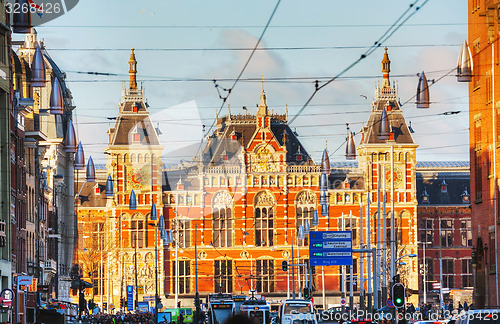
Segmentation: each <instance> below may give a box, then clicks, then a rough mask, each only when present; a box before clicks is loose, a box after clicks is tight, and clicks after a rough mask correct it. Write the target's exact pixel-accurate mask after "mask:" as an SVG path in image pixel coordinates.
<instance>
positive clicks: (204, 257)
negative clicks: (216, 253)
mask: <svg viewBox="0 0 500 324" xmlns="http://www.w3.org/2000/svg"><path fill="white" fill-rule="evenodd" d="M198 258H199V259H200V260H205V259H206V258H207V252H205V251H201V252H200V253H198Z"/></svg>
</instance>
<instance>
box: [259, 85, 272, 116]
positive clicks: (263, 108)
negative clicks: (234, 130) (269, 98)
mask: <svg viewBox="0 0 500 324" xmlns="http://www.w3.org/2000/svg"><path fill="white" fill-rule="evenodd" d="M267 115H269V109H268V107H267V102H266V92H265V91H264V76H262V92H261V94H260V104H259V109H258V110H257V116H267Z"/></svg>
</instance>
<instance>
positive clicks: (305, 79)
mask: <svg viewBox="0 0 500 324" xmlns="http://www.w3.org/2000/svg"><path fill="white" fill-rule="evenodd" d="M65 72H66V73H76V74H82V75H96V76H117V77H127V78H128V74H123V73H111V72H96V71H71V70H70V71H65ZM440 72H447V74H446V75H445V76H447V75H449V70H448V69H446V70H435V71H429V72H428V73H440ZM414 76H415V73H404V74H394V75H393V77H396V78H410V77H411V78H413V77H414ZM139 77H140V78H141V80H143V81H144V82H210V83H213V81H214V78H211V79H209V78H189V77H166V76H161V75H139ZM379 77H380V76H379V75H355V76H345V77H338V78H337V80H339V81H340V80H342V81H350V80H360V79H377V78H379ZM146 78H149V79H146ZM329 79H331V77H329V76H292V77H269V78H266V82H267V83H273V82H276V83H285V82H289V83H310V82H311V80H318V81H322V80H329ZM127 80H128V79H111V80H99V79H88V80H67V81H66V82H69V83H81V82H92V83H94V82H124V81H127ZM216 80H217V81H235V80H236V79H233V78H220V79H219V78H217V79H216ZM238 82H262V78H255V77H250V78H240V79H239V80H238Z"/></svg>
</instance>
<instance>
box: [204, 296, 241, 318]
mask: <svg viewBox="0 0 500 324" xmlns="http://www.w3.org/2000/svg"><path fill="white" fill-rule="evenodd" d="M207 308H208V324H223V323H224V322H226V320H227V319H228V318H230V317H231V316H232V315H233V314H234V312H235V309H234V301H233V298H232V296H231V294H209V295H208V297H207Z"/></svg>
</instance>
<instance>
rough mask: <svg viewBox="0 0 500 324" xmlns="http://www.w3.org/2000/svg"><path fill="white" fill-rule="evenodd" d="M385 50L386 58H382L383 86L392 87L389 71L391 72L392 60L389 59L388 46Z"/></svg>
mask: <svg viewBox="0 0 500 324" xmlns="http://www.w3.org/2000/svg"><path fill="white" fill-rule="evenodd" d="M384 50H385V52H384V58H383V59H382V78H383V81H382V87H383V88H390V87H391V83H390V81H389V72H391V60H389V55H388V54H387V47H386V48H385V49H384Z"/></svg>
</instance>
